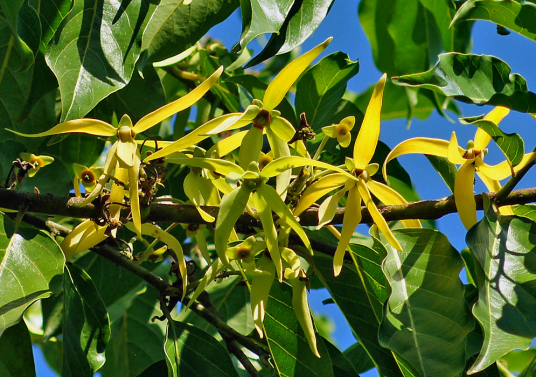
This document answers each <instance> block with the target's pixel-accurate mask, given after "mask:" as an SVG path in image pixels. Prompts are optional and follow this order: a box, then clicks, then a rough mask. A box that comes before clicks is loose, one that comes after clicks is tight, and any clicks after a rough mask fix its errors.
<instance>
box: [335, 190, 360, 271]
mask: <svg viewBox="0 0 536 377" xmlns="http://www.w3.org/2000/svg"><path fill="white" fill-rule="evenodd" d="M358 182H359V181H358ZM360 222H361V194H360V192H359V190H358V188H357V184H355V185H353V187H352V188H350V190H349V191H348V199H347V200H346V210H345V212H344V217H343V220H342V231H341V238H340V239H339V244H338V245H337V250H335V255H334V256H333V274H334V275H335V276H339V274H340V273H341V270H342V265H343V263H344V254H345V253H346V247H347V246H348V244H349V243H350V239H351V238H352V236H353V235H354V232H355V228H357V226H358V225H359V223H360Z"/></svg>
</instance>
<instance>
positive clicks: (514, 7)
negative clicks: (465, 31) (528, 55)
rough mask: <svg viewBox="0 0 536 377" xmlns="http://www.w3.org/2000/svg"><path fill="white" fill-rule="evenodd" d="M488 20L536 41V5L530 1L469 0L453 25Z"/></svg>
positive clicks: (461, 8) (455, 17) (460, 10)
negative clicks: (461, 22)
mask: <svg viewBox="0 0 536 377" xmlns="http://www.w3.org/2000/svg"><path fill="white" fill-rule="evenodd" d="M475 20H486V21H491V22H494V23H496V24H498V25H501V26H503V27H506V28H508V29H510V30H513V31H515V32H516V33H519V34H521V35H523V36H525V37H527V38H529V39H532V40H533V41H536V4H534V3H532V2H530V1H515V0H509V1H504V0H503V1H497V0H493V1H490V0H468V1H466V2H464V3H463V5H462V6H461V7H460V9H458V11H457V12H456V15H455V16H454V19H453V20H452V24H453V25H454V24H457V23H458V22H460V21H475Z"/></svg>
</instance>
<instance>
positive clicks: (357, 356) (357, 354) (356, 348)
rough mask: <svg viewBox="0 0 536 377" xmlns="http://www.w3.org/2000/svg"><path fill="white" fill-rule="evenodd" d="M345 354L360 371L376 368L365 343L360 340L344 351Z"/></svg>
mask: <svg viewBox="0 0 536 377" xmlns="http://www.w3.org/2000/svg"><path fill="white" fill-rule="evenodd" d="M344 355H345V356H346V357H347V358H348V360H350V362H351V363H352V365H353V366H354V368H355V370H356V371H357V372H358V373H363V372H366V371H367V370H370V369H372V368H374V362H373V361H372V359H371V358H370V356H369V355H368V353H367V351H366V350H365V348H364V347H363V345H362V344H361V343H359V342H357V343H354V344H353V345H351V346H350V347H348V348H347V349H346V350H345V351H344Z"/></svg>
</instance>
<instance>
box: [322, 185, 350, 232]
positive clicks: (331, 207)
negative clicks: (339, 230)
mask: <svg viewBox="0 0 536 377" xmlns="http://www.w3.org/2000/svg"><path fill="white" fill-rule="evenodd" d="M345 193H346V191H345V190H344V189H342V190H340V191H339V192H338V193H336V194H333V195H331V196H329V197H327V198H326V200H324V201H323V202H322V204H321V205H320V207H318V226H317V227H316V229H317V230H318V229H320V228H322V227H323V226H324V225H326V224H327V223H329V222H331V220H333V217H334V216H335V212H337V207H338V205H339V201H340V200H341V199H342V197H343V196H344V194H345Z"/></svg>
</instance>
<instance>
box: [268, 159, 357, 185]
mask: <svg viewBox="0 0 536 377" xmlns="http://www.w3.org/2000/svg"><path fill="white" fill-rule="evenodd" d="M302 166H315V167H318V168H324V169H326V170H332V171H335V172H338V173H341V174H343V175H345V176H346V177H347V178H349V179H353V180H354V181H355V180H356V177H354V176H353V175H352V174H350V173H348V172H347V171H345V170H343V169H341V168H339V167H337V166H333V165H330V164H328V163H326V162H322V161H318V160H312V159H310V158H306V157H299V156H288V157H281V158H278V159H277V160H273V161H272V162H270V163H269V164H268V165H266V166H265V167H264V169H262V172H261V177H265V178H271V177H275V176H276V175H278V174H281V173H282V172H284V171H285V170H288V169H293V168H301V167H302Z"/></svg>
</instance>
